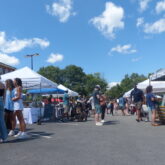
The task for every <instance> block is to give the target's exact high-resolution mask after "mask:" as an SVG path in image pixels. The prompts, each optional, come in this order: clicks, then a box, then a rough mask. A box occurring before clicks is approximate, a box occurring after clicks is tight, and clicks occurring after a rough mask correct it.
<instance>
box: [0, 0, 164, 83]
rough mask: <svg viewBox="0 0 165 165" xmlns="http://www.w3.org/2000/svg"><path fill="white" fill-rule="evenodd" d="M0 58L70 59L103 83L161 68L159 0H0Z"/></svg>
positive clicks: (26, 62)
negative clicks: (29, 56)
mask: <svg viewBox="0 0 165 165" xmlns="http://www.w3.org/2000/svg"><path fill="white" fill-rule="evenodd" d="M0 20H1V21H0V61H1V62H4V63H7V64H9V65H13V66H15V67H16V68H21V67H24V66H29V67H30V59H27V58H25V55H26V54H33V53H39V54H40V56H38V57H35V59H34V64H35V65H34V70H36V71H37V70H38V69H39V68H40V67H42V66H48V65H54V66H58V67H60V68H64V67H65V66H67V65H70V64H75V65H77V66H81V67H82V68H83V69H84V71H85V72H86V73H94V72H100V73H101V74H102V75H103V76H104V78H106V80H107V81H108V82H114V81H117V82H119V81H121V79H122V78H123V77H124V75H125V74H131V73H133V72H136V73H139V74H145V75H147V74H148V73H151V72H155V71H156V70H158V69H160V68H164V61H165V54H164V53H165V46H164V43H165V1H164V0H110V1H108V0H86V1H85V0H35V1H34V0H12V1H11V0H1V2H0Z"/></svg>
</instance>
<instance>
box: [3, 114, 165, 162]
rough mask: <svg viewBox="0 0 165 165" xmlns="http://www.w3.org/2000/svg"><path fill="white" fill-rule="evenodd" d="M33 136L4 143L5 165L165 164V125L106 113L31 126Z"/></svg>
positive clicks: (29, 130) (12, 139)
mask: <svg viewBox="0 0 165 165" xmlns="http://www.w3.org/2000/svg"><path fill="white" fill-rule="evenodd" d="M27 130H28V134H29V138H28V139H26V140H16V139H14V138H9V141H8V143H5V144H0V164H1V165H165V126H159V127H152V126H151V125H150V123H145V122H140V123H137V122H136V121H135V116H113V117H112V116H110V115H109V116H106V123H105V125H104V126H95V124H94V121H93V119H92V118H90V119H89V120H88V121H87V122H69V123H56V122H47V123H42V125H37V124H33V125H29V126H28V127H27Z"/></svg>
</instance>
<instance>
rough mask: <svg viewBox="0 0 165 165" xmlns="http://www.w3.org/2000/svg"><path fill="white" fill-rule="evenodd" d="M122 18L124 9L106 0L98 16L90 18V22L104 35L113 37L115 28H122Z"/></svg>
mask: <svg viewBox="0 0 165 165" xmlns="http://www.w3.org/2000/svg"><path fill="white" fill-rule="evenodd" d="M123 18H124V9H123V8H122V7H119V6H116V5H115V4H114V3H112V2H107V3H106V5H105V11H103V13H102V14H101V15H100V16H98V17H94V18H92V19H91V20H90V22H91V23H93V25H94V26H95V27H96V28H97V29H98V30H99V31H101V33H102V34H103V35H104V36H106V37H108V38H114V37H115V30H117V29H123V28H124V22H123V21H122V20H123Z"/></svg>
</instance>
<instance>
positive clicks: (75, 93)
mask: <svg viewBox="0 0 165 165" xmlns="http://www.w3.org/2000/svg"><path fill="white" fill-rule="evenodd" d="M58 88H59V89H62V90H64V91H68V94H69V96H71V97H76V96H79V94H78V93H77V92H75V91H72V90H71V89H69V88H67V87H65V86H64V85H62V84H60V85H58Z"/></svg>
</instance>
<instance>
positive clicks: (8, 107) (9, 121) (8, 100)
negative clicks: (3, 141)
mask: <svg viewBox="0 0 165 165" xmlns="http://www.w3.org/2000/svg"><path fill="white" fill-rule="evenodd" d="M5 84H6V92H5V106H4V107H5V121H6V127H7V129H8V130H9V134H8V135H9V136H14V134H15V133H14V128H15V124H14V123H15V118H14V103H13V100H12V98H13V96H14V83H13V81H12V80H11V79H8V80H6V82H5Z"/></svg>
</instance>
